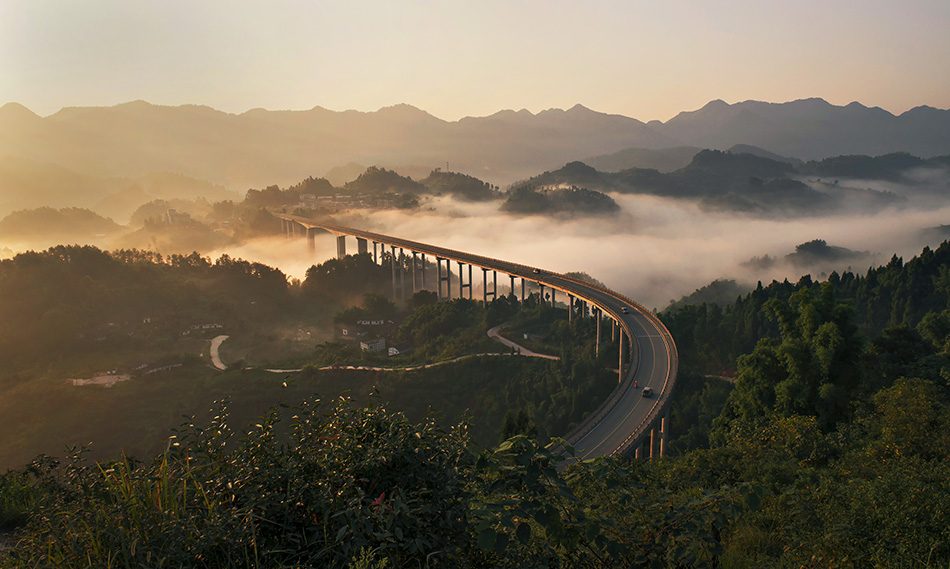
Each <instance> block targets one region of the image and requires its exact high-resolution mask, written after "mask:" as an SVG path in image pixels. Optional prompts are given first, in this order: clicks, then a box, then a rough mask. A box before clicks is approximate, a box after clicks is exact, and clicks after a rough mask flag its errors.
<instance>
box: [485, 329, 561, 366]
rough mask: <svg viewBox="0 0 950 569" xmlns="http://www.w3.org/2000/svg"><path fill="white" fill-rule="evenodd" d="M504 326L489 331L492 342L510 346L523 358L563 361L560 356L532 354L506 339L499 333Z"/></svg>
mask: <svg viewBox="0 0 950 569" xmlns="http://www.w3.org/2000/svg"><path fill="white" fill-rule="evenodd" d="M502 326H503V324H499V325H498V326H495V327H494V328H492V329H491V330H489V331H488V337H489V338H491V339H492V340H497V341H499V342H501V343H502V344H504V345H506V346H508V347H509V348H514V349H515V350H517V351H518V354H519V355H522V356H527V357H529V358H544V359H546V360H559V359H561V358H559V357H558V356H551V355H548V354H539V353H538V352H532V351H531V350H529V349H528V348H525V347H524V346H520V345H518V344H516V343H514V342H512V341H511V340H509V339H508V338H505V337H504V336H502V335H501V333H499V330H501V327H502Z"/></svg>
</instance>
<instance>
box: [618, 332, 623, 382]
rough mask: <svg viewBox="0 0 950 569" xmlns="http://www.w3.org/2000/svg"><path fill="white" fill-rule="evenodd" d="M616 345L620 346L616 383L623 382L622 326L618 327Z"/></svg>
mask: <svg viewBox="0 0 950 569" xmlns="http://www.w3.org/2000/svg"><path fill="white" fill-rule="evenodd" d="M617 347H618V348H620V349H619V350H618V351H619V352H620V377H619V378H617V383H623V364H624V361H623V360H624V358H623V328H621V329H620V342H619V343H618V344H617Z"/></svg>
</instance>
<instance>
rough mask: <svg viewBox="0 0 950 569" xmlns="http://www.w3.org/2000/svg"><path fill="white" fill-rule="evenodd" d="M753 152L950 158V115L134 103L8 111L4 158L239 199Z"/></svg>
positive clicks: (810, 103)
mask: <svg viewBox="0 0 950 569" xmlns="http://www.w3.org/2000/svg"><path fill="white" fill-rule="evenodd" d="M735 145H750V146H754V147H757V148H760V149H762V150H763V151H767V152H770V153H773V154H776V155H781V156H788V157H794V158H797V159H802V160H820V159H823V158H827V157H831V156H837V155H849V154H866V155H881V154H887V153H891V152H908V153H911V154H913V155H915V156H921V157H925V158H926V157H932V156H938V155H945V154H950V110H941V109H937V108H934V107H930V106H926V105H921V106H918V107H914V108H913V109H910V110H908V111H905V112H904V113H902V114H900V115H894V114H891V113H890V112H888V111H886V110H884V109H881V108H878V107H867V106H865V105H863V104H861V103H860V102H857V101H854V102H852V103H850V104H848V105H845V106H837V105H833V104H831V103H829V102H827V101H825V100H824V99H820V98H810V99H799V100H796V101H790V102H786V103H769V102H762V101H753V100H748V101H743V102H740V103H732V104H730V103H727V102H725V101H723V100H721V99H716V100H713V101H710V102H709V103H707V104H706V105H704V106H703V107H701V108H700V109H697V110H693V111H684V112H682V113H680V114H678V115H676V116H675V117H673V118H671V119H670V120H668V121H666V122H660V121H651V122H649V123H644V122H643V121H640V120H639V119H636V118H633V117H628V116H624V115H619V114H609V113H604V112H600V111H595V110H592V109H590V108H588V107H585V106H584V105H582V104H576V105H574V106H572V107H570V108H568V109H566V110H564V109H556V108H554V109H545V110H543V111H539V112H538V113H532V112H530V111H528V110H525V109H521V110H519V111H514V110H510V109H509V110H501V111H498V112H496V113H494V114H491V115H488V116H485V117H463V118H461V119H459V120H457V121H446V120H443V119H441V118H438V117H436V116H434V115H432V114H430V113H428V112H427V111H425V110H422V109H419V108H417V107H414V106H412V105H408V104H404V103H401V104H397V105H391V106H387V107H382V108H380V109H378V110H376V111H369V112H364V111H356V110H346V111H333V110H329V109H326V108H323V107H320V106H314V107H313V108H311V109H309V110H302V111H296V110H274V111H271V110H266V109H250V110H248V111H246V112H244V113H240V114H232V113H227V112H224V111H220V110H217V109H214V108H212V107H208V106H204V105H180V106H165V105H154V104H151V103H148V102H145V101H141V100H139V101H130V102H127V103H123V104H120V105H116V106H112V107H66V108H63V109H61V110H60V111H58V112H56V113H54V114H52V115H49V116H46V117H40V116H38V115H36V114H35V113H33V112H32V111H31V110H29V109H28V108H26V107H25V106H23V105H20V104H18V103H7V104H5V105H4V106H3V107H0V156H6V157H16V158H27V159H32V160H36V161H40V162H45V163H52V164H58V165H62V166H64V167H67V168H71V169H74V170H77V171H80V172H83V173H88V174H90V175H96V176H110V177H132V176H141V175H144V174H147V173H149V172H153V171H172V172H181V173H183V174H186V175H188V176H192V177H196V178H199V179H205V180H209V181H211V182H213V183H217V184H223V185H225V186H228V187H230V188H233V189H236V190H239V191H240V190H244V189H246V188H249V187H262V186H266V185H270V184H274V183H277V184H288V183H291V182H293V181H296V180H299V179H303V178H306V177H307V176H312V175H323V174H324V173H326V172H328V171H330V170H331V169H333V168H335V167H338V166H340V165H342V164H347V163H351V162H355V163H359V164H368V165H373V164H380V165H383V164H385V165H388V166H389V167H396V166H399V165H406V164H414V165H422V166H426V167H431V168H435V167H440V166H442V165H444V164H445V163H446V162H450V163H451V165H452V166H453V169H454V170H457V171H459V172H463V173H468V174H470V175H474V176H477V177H479V178H481V179H485V180H488V181H489V182H491V183H493V184H497V185H507V184H510V183H512V182H514V181H516V180H519V179H524V178H525V177H527V176H531V175H533V174H535V173H537V172H539V171H545V170H551V169H555V168H557V167H559V166H560V165H563V164H565V163H567V162H570V161H574V160H582V159H584V158H586V157H592V156H600V155H609V154H613V153H618V152H621V151H623V150H625V149H630V148H640V149H647V150H661V149H667V148H677V147H687V146H689V147H697V148H709V149H714V150H728V149H729V148H732V147H733V146H735Z"/></svg>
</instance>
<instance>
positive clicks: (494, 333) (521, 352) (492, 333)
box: [212, 325, 560, 373]
mask: <svg viewBox="0 0 950 569" xmlns="http://www.w3.org/2000/svg"><path fill="white" fill-rule="evenodd" d="M500 329H501V326H500V325H499V326H495V327H494V328H492V329H491V330H489V331H488V337H489V338H491V339H493V340H497V341H498V342H501V343H502V344H504V345H505V346H506V347H508V348H514V349H515V350H516V351H517V353H515V354H498V353H481V354H468V355H465V356H459V357H457V358H452V359H451V360H445V361H441V362H435V363H431V364H423V365H418V366H411V367H374V366H353V365H347V366H344V365H333V366H323V367H320V368H317V369H319V370H321V371H326V370H331V369H350V370H359V371H414V370H417V369H429V368H433V367H435V366H441V365H445V364H450V363H452V362H457V361H461V360H465V359H468V358H477V357H480V356H491V357H500V356H513V355H514V356H525V357H528V358H543V359H546V360H558V359H560V358H559V357H558V356H549V355H548V354H539V353H537V352H532V351H531V350H529V349H528V348H525V347H524V346H520V345H518V344H516V343H514V342H512V341H511V340H509V339H507V338H504V337H502V335H501V334H499V333H498V330H500ZM222 337H223V338H227V336H218V338H222ZM218 338H215V340H217V339H218ZM222 341H223V340H222ZM219 345H220V344H219ZM212 349H214V346H213V344H212ZM215 353H216V352H215ZM212 357H213V356H212ZM264 371H269V372H271V373H297V372H299V371H301V370H300V369H265V370H264Z"/></svg>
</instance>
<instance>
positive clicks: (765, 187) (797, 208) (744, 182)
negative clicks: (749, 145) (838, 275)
mask: <svg viewBox="0 0 950 569" xmlns="http://www.w3.org/2000/svg"><path fill="white" fill-rule="evenodd" d="M924 172H926V173H927V174H926V176H924V177H927V176H930V177H932V178H933V180H937V182H935V183H931V184H928V183H923V182H921V181H920V180H919V179H918V178H920V176H921V175H922V173H924ZM948 172H950V171H948V169H947V157H936V158H931V159H928V160H923V159H921V158H917V157H915V156H911V155H909V154H906V153H894V154H887V155H883V156H876V157H872V156H838V157H835V158H829V159H826V160H822V161H817V162H808V163H805V164H800V165H797V166H796V165H794V164H792V163H790V162H786V161H783V160H778V159H773V158H769V157H766V156H759V155H755V154H750V153H747V152H721V151H718V150H701V151H699V152H698V153H696V155H695V156H693V159H692V161H691V162H690V163H689V164H687V165H686V166H683V167H682V168H679V169H677V170H674V171H671V172H660V171H658V170H654V169H649V168H629V169H626V170H621V171H619V172H613V173H610V172H601V171H598V170H596V169H594V168H592V167H591V166H588V165H587V164H584V163H582V162H569V163H568V164H566V165H564V166H563V167H561V168H559V169H557V170H553V171H548V172H544V173H543V174H539V175H537V176H534V177H533V178H531V179H529V180H526V181H525V182H522V183H521V185H526V186H532V187H536V188H543V187H551V186H569V185H577V186H583V187H586V188H590V189H592V190H599V191H603V192H619V193H630V194H652V195H658V196H665V197H674V198H681V199H689V200H695V201H697V202H698V203H699V204H700V205H701V206H702V207H703V208H704V209H707V210H714V211H722V210H725V211H735V212H742V213H751V214H756V215H763V216H774V215H816V214H817V215H824V214H828V213H830V212H832V211H851V210H853V209H854V208H858V209H868V210H876V209H879V208H881V207H884V206H887V205H891V204H895V203H900V202H902V201H903V200H904V199H905V198H906V197H909V196H916V195H928V196H932V197H934V198H937V199H946V196H945V192H944V191H943V187H944V185H945V183H946V180H947V179H948V176H950V173H948ZM839 178H840V179H841V180H845V183H840V184H839V181H840V180H839ZM847 180H886V181H889V182H898V183H901V184H906V185H907V186H908V190H907V192H906V195H904V196H898V195H896V194H894V193H892V192H884V191H879V190H874V189H869V188H866V187H863V186H861V185H860V184H859V186H861V187H851V186H850V185H849V184H848V183H847Z"/></svg>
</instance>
